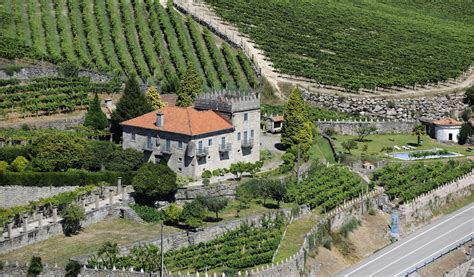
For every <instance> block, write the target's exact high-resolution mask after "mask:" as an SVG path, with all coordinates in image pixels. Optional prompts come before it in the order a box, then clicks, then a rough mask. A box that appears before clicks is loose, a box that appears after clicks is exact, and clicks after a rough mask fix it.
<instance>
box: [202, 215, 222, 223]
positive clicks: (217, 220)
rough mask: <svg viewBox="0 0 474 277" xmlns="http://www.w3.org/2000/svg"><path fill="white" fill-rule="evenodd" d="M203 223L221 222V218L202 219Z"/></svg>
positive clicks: (209, 217)
mask: <svg viewBox="0 0 474 277" xmlns="http://www.w3.org/2000/svg"><path fill="white" fill-rule="evenodd" d="M204 221H206V222H221V221H222V218H215V217H212V216H208V217H206V218H205V219H204Z"/></svg>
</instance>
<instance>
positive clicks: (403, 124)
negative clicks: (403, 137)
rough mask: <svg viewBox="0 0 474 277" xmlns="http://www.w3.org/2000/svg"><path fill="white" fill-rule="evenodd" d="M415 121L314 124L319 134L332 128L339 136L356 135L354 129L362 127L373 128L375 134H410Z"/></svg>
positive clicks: (354, 121)
mask: <svg viewBox="0 0 474 277" xmlns="http://www.w3.org/2000/svg"><path fill="white" fill-rule="evenodd" d="M417 123H418V121H416V120H405V121H402V120H341V121H339V120H329V121H325V120H318V121H317V122H316V123H315V124H316V127H317V128H318V131H319V132H320V133H323V132H324V130H326V129H329V128H332V129H334V130H335V131H336V132H337V133H338V134H341V135H352V136H355V135H357V133H356V129H357V128H359V127H362V126H369V125H370V126H372V125H373V126H375V127H376V128H377V131H375V133H376V134H411V133H412V131H413V127H415V125H416V124H417Z"/></svg>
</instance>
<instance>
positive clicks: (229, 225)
mask: <svg viewBox="0 0 474 277" xmlns="http://www.w3.org/2000/svg"><path fill="white" fill-rule="evenodd" d="M309 212H310V209H309V207H308V206H305V205H303V206H301V207H300V209H299V212H298V214H297V215H296V216H295V215H293V211H292V209H291V208H286V209H281V210H277V211H273V212H271V213H269V214H264V215H254V216H250V217H247V218H242V219H238V220H233V221H229V222H223V223H220V224H217V225H214V226H211V227H207V228H204V229H201V230H199V231H197V232H191V231H185V232H179V233H175V234H171V235H169V236H166V237H165V238H164V241H163V250H164V251H165V252H166V251H169V250H176V249H179V248H182V247H187V246H191V245H195V244H198V243H201V242H206V241H210V240H213V239H216V238H218V237H220V236H222V235H223V234H225V233H227V232H229V231H232V230H235V229H237V228H239V227H240V226H241V225H242V224H248V225H254V226H259V225H260V224H261V222H262V219H263V218H264V217H266V218H268V217H270V218H271V219H274V218H275V217H276V216H277V215H278V214H280V213H281V214H283V215H284V216H285V218H287V219H290V218H291V217H292V216H294V219H296V218H299V217H300V216H303V215H305V214H307V213H309ZM144 244H154V245H157V246H160V245H161V239H160V238H159V237H157V238H153V239H150V240H144V241H139V242H135V243H132V244H128V245H125V246H122V247H121V252H122V254H127V253H128V252H129V251H130V250H131V249H132V248H134V247H137V246H140V245H144ZM91 254H92V253H91ZM89 257H90V254H88V255H83V256H78V257H75V258H74V259H75V260H76V261H78V262H79V263H81V264H85V263H86V262H87V260H88V259H89Z"/></svg>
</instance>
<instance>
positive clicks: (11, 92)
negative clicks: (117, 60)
mask: <svg viewBox="0 0 474 277" xmlns="http://www.w3.org/2000/svg"><path fill="white" fill-rule="evenodd" d="M118 89H119V87H118V86H117V85H114V83H112V82H111V83H92V82H91V81H90V79H89V78H86V77H79V78H62V77H51V78H37V79H32V80H31V81H28V82H25V81H22V82H20V81H19V80H16V79H10V80H4V81H1V82H0V116H5V115H6V114H12V113H17V114H21V115H23V116H26V115H35V116H37V115H44V114H46V115H49V114H54V113H62V112H72V111H74V110H77V109H85V108H87V105H88V103H89V99H90V96H91V94H92V93H112V92H114V91H117V90H118Z"/></svg>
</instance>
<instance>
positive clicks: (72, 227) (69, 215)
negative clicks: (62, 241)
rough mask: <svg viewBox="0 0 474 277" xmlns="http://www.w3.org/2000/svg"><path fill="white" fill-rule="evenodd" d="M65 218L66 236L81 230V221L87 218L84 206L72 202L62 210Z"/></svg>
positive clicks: (64, 228) (62, 215)
mask: <svg viewBox="0 0 474 277" xmlns="http://www.w3.org/2000/svg"><path fill="white" fill-rule="evenodd" d="M61 217H62V218H63V230H64V234H65V235H66V236H70V235H75V234H77V233H79V231H80V230H81V221H82V220H84V219H86V213H85V211H84V209H83V208H82V207H80V206H79V205H76V204H71V205H69V206H68V207H67V208H65V209H64V210H62V211H61Z"/></svg>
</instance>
